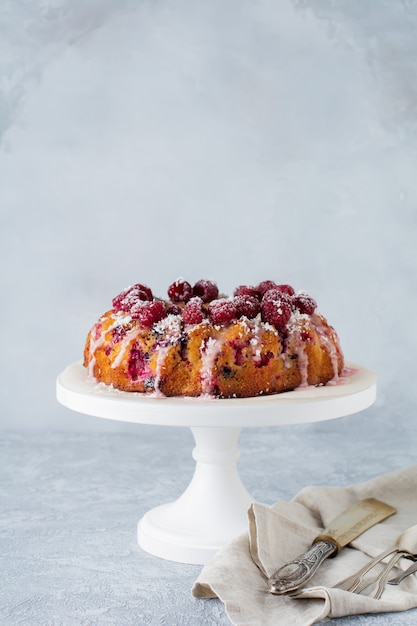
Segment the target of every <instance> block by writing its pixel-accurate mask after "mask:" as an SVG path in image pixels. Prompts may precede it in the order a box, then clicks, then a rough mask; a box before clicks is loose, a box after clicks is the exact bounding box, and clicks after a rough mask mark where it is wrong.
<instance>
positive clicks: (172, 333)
mask: <svg viewBox="0 0 417 626" xmlns="http://www.w3.org/2000/svg"><path fill="white" fill-rule="evenodd" d="M154 330H155V331H156V332H157V333H161V334H162V335H163V343H161V344H160V345H158V346H157V348H156V364H155V382H154V391H153V392H152V396H153V397H155V398H162V397H165V396H164V394H163V393H162V391H161V390H160V389H159V386H160V384H161V379H162V368H163V366H164V363H165V359H166V357H167V356H168V352H169V349H170V347H171V346H173V345H174V344H175V343H177V341H178V340H179V338H180V337H181V333H182V324H181V318H180V317H179V316H178V315H173V314H170V315H167V317H164V318H163V319H162V320H161V321H160V322H158V323H157V324H155V326H154Z"/></svg>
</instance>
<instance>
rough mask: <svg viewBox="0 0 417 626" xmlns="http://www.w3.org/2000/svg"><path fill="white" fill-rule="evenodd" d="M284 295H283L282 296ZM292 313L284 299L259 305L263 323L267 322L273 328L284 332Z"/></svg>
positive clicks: (263, 302) (264, 301)
mask: <svg viewBox="0 0 417 626" xmlns="http://www.w3.org/2000/svg"><path fill="white" fill-rule="evenodd" d="M284 295H285V294H284ZM291 313H292V308H291V304H290V303H289V302H287V301H286V300H285V299H280V300H278V299H277V300H268V299H267V300H263V301H262V304H261V316H262V321H263V322H268V323H269V324H272V326H275V328H276V329H277V330H278V331H280V332H284V331H285V328H286V326H287V324H288V322H289V320H290V317H291Z"/></svg>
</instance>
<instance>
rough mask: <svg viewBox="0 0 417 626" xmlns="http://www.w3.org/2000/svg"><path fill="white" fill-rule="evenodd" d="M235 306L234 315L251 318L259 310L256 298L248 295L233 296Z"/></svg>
mask: <svg viewBox="0 0 417 626" xmlns="http://www.w3.org/2000/svg"><path fill="white" fill-rule="evenodd" d="M233 302H234V305H235V307H236V317H243V316H245V317H247V318H248V319H250V320H251V319H253V318H254V317H256V316H257V315H258V313H259V312H260V310H261V305H260V303H259V300H258V298H256V297H254V296H249V295H241V296H235V297H234V298H233Z"/></svg>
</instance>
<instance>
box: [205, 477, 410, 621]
mask: <svg viewBox="0 0 417 626" xmlns="http://www.w3.org/2000/svg"><path fill="white" fill-rule="evenodd" d="M368 497H373V498H378V499H380V500H383V501H384V502H387V503H388V504H391V505H392V506H395V507H396V508H397V509H398V512H397V513H396V514H395V515H393V516H392V517H390V518H389V519H387V520H385V521H384V522H382V523H380V524H378V525H377V526H375V527H373V528H371V529H369V530H368V531H366V532H365V533H364V534H363V535H361V536H360V537H359V538H358V539H356V540H355V541H354V542H352V544H350V546H349V547H347V548H345V549H344V550H343V551H342V552H341V553H340V554H339V555H338V556H337V557H336V558H334V559H328V560H326V561H325V562H324V563H323V564H322V566H321V567H320V569H319V570H318V572H317V573H316V574H315V575H314V577H313V578H312V579H311V581H310V582H309V584H308V587H309V590H308V591H305V592H303V594H302V597H299V598H290V597H287V596H276V595H272V594H270V593H269V592H268V590H267V578H268V576H270V575H272V574H273V573H274V572H275V571H276V570H277V569H278V568H279V567H281V566H282V565H284V564H285V563H287V562H288V561H291V560H292V559H293V558H295V557H297V556H298V555H299V554H302V553H303V552H304V551H305V550H306V549H307V548H308V547H309V545H310V544H311V542H312V540H313V539H314V537H316V535H317V534H318V533H319V531H321V530H322V529H323V528H324V527H325V526H327V525H328V524H329V523H330V522H331V521H332V520H333V519H334V518H335V517H336V516H337V515H339V514H340V513H342V512H343V511H344V510H345V509H346V508H348V507H349V506H350V505H351V504H353V503H354V502H356V501H357V500H359V499H361V498H368ZM248 523H249V529H248V533H247V534H245V535H242V536H240V537H238V538H236V539H235V540H234V541H233V542H232V543H230V544H229V545H227V546H226V547H224V548H223V549H222V550H220V551H219V552H218V553H217V554H216V555H215V556H214V557H213V559H212V560H211V561H210V562H209V563H208V564H207V565H205V566H204V568H203V570H202V572H201V574H200V576H199V578H198V580H197V581H196V583H195V585H194V587H193V595H194V596H195V597H197V598H216V597H218V598H220V600H222V601H223V602H224V604H225V608H226V612H227V614H228V616H229V617H230V619H231V621H232V623H233V624H235V625H236V626H249V625H250V626H269V625H271V626H272V625H273V626H276V625H277V624H282V625H285V626H308V625H309V624H315V623H317V622H318V621H320V620H322V619H324V618H325V617H342V616H345V615H357V614H361V613H382V612H390V611H404V610H407V609H411V608H414V607H417V576H416V575H412V576H409V577H408V578H406V579H405V580H404V581H403V582H402V583H401V585H400V586H393V585H387V587H386V590H385V591H384V593H383V595H382V598H381V599H380V600H374V599H372V598H369V597H367V596H366V595H358V594H354V593H351V592H348V591H342V590H340V589H332V588H331V587H332V585H335V584H336V583H338V582H340V581H341V580H342V579H343V578H345V577H346V576H349V575H350V574H353V573H354V572H356V571H357V570H358V569H359V568H360V567H362V565H364V564H365V563H366V562H367V561H369V558H370V557H374V556H376V555H378V554H379V553H381V552H382V551H383V550H385V549H387V548H389V547H390V546H394V543H395V541H396V540H397V539H398V538H399V537H400V536H401V547H403V548H407V549H411V550H412V551H414V552H417V465H415V466H413V467H410V468H408V469H406V470H401V471H398V472H394V473H390V474H385V475H383V476H380V477H378V478H374V479H372V480H370V481H368V482H366V483H361V484H356V485H352V486H350V487H347V488H339V487H306V488H305V489H303V490H302V491H300V493H298V494H297V495H296V496H295V498H294V499H293V500H292V501H291V502H278V503H277V504H275V505H273V506H271V507H268V506H265V505H262V504H258V503H254V504H252V505H251V506H250V508H249V511H248ZM413 527H414V528H413ZM404 531H407V532H404ZM409 564H410V561H406V560H405V559H402V560H401V561H400V563H399V566H400V568H401V569H406V568H407V567H408V565H409ZM399 571H400V570H399V569H397V568H395V569H394V570H393V571H392V576H394V575H396V574H397V573H399ZM416 620H417V617H416Z"/></svg>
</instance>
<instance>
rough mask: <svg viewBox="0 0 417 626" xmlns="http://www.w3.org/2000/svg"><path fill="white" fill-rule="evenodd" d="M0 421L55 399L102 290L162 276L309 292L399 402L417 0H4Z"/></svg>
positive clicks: (408, 283) (382, 392) (410, 291)
mask: <svg viewBox="0 0 417 626" xmlns="http://www.w3.org/2000/svg"><path fill="white" fill-rule="evenodd" d="M0 20H1V38H0V71H1V83H0V123H1V153H0V177H1V182H0V194H1V256H2V270H1V294H2V307H1V308H2V315H1V322H2V323H1V346H2V358H1V359H0V368H1V371H0V377H1V380H2V392H1V428H3V429H17V430H19V429H32V428H41V429H49V430H51V429H53V430H62V429H64V430H65V429H73V430H80V429H87V430H90V429H92V430H106V429H117V430H121V429H123V428H127V426H123V425H122V424H118V423H117V424H112V423H108V422H104V420H99V419H97V418H90V417H87V416H83V415H78V414H75V413H73V412H71V411H69V410H67V409H65V408H64V407H61V406H60V405H58V403H57V401H56V399H55V378H56V376H57V374H58V373H59V372H60V371H61V370H62V369H63V368H64V367H65V366H66V365H68V364H69V363H71V362H73V361H75V360H77V359H80V358H81V355H82V350H83V345H84V340H85V336H86V334H87V332H88V330H89V328H90V326H91V325H92V324H93V323H94V321H95V320H96V319H97V318H98V316H99V315H101V313H103V312H104V311H105V310H106V309H107V308H108V307H109V305H110V302H111V298H112V297H113V296H114V295H115V294H116V293H118V292H119V291H120V290H121V289H122V288H123V287H125V286H127V285H129V284H131V283H133V282H144V283H146V284H149V285H150V286H151V287H152V288H153V290H154V292H155V293H156V294H158V295H164V294H165V292H166V288H167V286H168V285H169V283H170V282H172V281H173V280H174V279H176V278H177V277H178V276H184V277H186V278H187V279H189V280H190V281H195V280H197V279H198V278H200V277H208V278H210V277H211V278H214V279H216V280H217V281H218V284H219V287H220V289H221V290H222V291H225V292H230V291H231V290H232V289H233V288H234V286H235V285H237V284H241V283H256V282H258V281H260V280H262V279H266V278H267V279H274V280H277V281H278V282H290V283H293V284H294V286H295V287H296V288H297V289H306V290H308V291H309V292H311V294H312V295H313V296H315V297H316V299H317V300H318V303H319V306H320V308H321V310H322V311H323V312H324V313H325V314H326V315H327V317H328V318H329V321H330V322H331V323H332V324H334V326H335V327H336V328H337V330H338V331H339V334H340V337H341V341H342V345H343V348H344V352H345V356H346V357H347V358H348V359H349V360H352V361H356V362H359V363H361V364H363V365H366V366H368V367H370V368H372V369H374V370H376V372H377V373H378V376H379V390H378V401H377V404H376V405H375V407H374V408H373V409H371V410H370V411H371V412H372V411H379V410H380V409H381V407H382V406H383V407H384V410H385V411H386V414H389V415H390V416H391V418H392V420H394V421H395V420H396V418H397V417H399V416H404V414H405V413H406V414H411V413H413V412H414V411H415V406H416V399H417V385H416V384H415V381H416V374H417V369H416V364H415V352H416V347H417V325H416V324H415V322H414V317H415V311H416V309H417V290H416V269H417V254H416V242H415V238H416V226H417V209H416V206H417V205H416V200H417V182H416V181H415V169H416V148H417V137H416V119H417V118H416V113H417V111H416V108H417V66H416V59H417V38H416V32H417V31H416V27H417V23H416V20H417V4H416V2H413V1H411V0H408V1H407V0H402V1H401V0H390V1H385V2H384V1H382V0H380V1H379V2H378V3H370V2H362V1H359V0H357V1H351V2H342V1H341V0H339V1H336V2H330V1H325V0H322V1H314V2H313V1H309V0H304V1H301V0H299V1H293V2H290V1H287V0H282V1H280V2H276V1H275V0H264V1H262V2H257V1H254V0H243V1H240V0H239V1H238V0H229V1H228V2H223V1H220V0H214V1H211V2H208V1H207V0H201V1H193V2H188V1H186V0H177V1H175V2H165V1H160V2H156V1H155V2H135V1H133V0H122V1H116V0H103V1H99V0H83V1H81V0H71V1H70V0H44V1H42V0H37V1H36V0H31V1H26V2H18V3H17V2H14V1H12V0H4V1H3V2H2V3H1V8H0Z"/></svg>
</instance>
